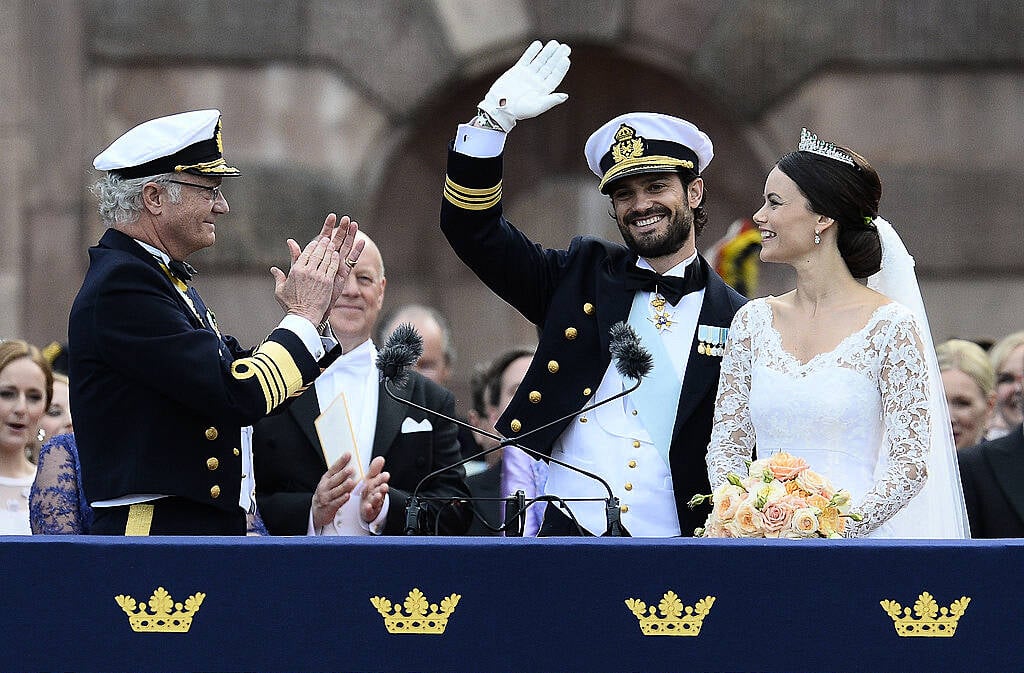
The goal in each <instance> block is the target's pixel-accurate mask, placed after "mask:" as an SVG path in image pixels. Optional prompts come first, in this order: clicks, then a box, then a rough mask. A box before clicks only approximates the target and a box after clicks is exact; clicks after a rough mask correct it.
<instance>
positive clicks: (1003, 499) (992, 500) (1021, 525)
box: [957, 425, 1024, 538]
mask: <svg viewBox="0 0 1024 673" xmlns="http://www.w3.org/2000/svg"><path fill="white" fill-rule="evenodd" d="M957 460H958V461H959V463H960V479H961V480H962V481H963V485H964V499H965V500H966V502H967V516H968V517H969V518H970V520H971V537H976V538H985V537H1024V431H1022V430H1021V426H1019V425H1018V426H1017V427H1016V428H1014V429H1013V430H1011V431H1010V434H1008V435H1006V436H1005V437H1000V438H999V439H993V440H991V441H988V442H982V443H981V444H977V445H975V446H971V447H968V448H966V449H963V450H962V451H959V452H957Z"/></svg>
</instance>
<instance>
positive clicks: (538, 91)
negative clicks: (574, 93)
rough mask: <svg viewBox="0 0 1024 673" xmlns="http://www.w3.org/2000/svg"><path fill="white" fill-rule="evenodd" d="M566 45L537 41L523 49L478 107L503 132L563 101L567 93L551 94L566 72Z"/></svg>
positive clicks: (567, 59) (567, 95)
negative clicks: (542, 44)
mask: <svg viewBox="0 0 1024 673" xmlns="http://www.w3.org/2000/svg"><path fill="white" fill-rule="evenodd" d="M569 51H570V49H569V45H566V44H559V43H558V42H556V41H555V40H551V41H550V42H548V43H547V44H546V45H544V47H543V48H541V44H540V41H539V40H535V41H534V42H533V44H531V45H530V46H529V47H527V48H526V51H525V52H523V55H522V57H521V58H520V59H519V61H518V62H517V63H516V64H515V65H514V66H512V67H511V68H509V69H508V70H506V71H505V74H503V75H502V76H501V77H499V78H498V79H497V80H496V81H495V82H494V84H492V85H491V90H490V91H488V92H487V95H486V96H484V99H483V100H482V101H480V104H479V105H478V106H477V107H478V108H480V109H481V110H483V111H484V112H486V113H487V114H488V115H489V116H490V117H491V119H493V120H494V121H495V122H497V124H498V126H500V127H501V128H502V130H504V131H505V132H506V133H507V132H508V131H511V130H512V127H513V126H515V125H516V122H517V121H519V120H520V119H530V118H531V117H536V116H537V115H539V114H541V113H542V112H547V111H548V110H550V109H551V108H553V107H555V106H556V105H558V104H559V103H564V102H565V101H566V100H568V98H569V94H565V93H551V92H552V91H554V90H555V87H557V86H558V84H559V83H560V82H561V81H562V78H563V77H565V73H566V72H568V71H569Z"/></svg>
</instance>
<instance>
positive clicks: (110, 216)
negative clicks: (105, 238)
mask: <svg viewBox="0 0 1024 673" xmlns="http://www.w3.org/2000/svg"><path fill="white" fill-rule="evenodd" d="M174 178H175V174H174V173H163V174H161V175H151V176H148V177H144V178H132V179H130V180H126V179H124V178H122V177H121V176H119V175H115V174H114V173H107V174H106V175H105V176H103V178H102V179H101V180H100V181H99V182H97V183H96V184H95V185H93V187H92V192H93V194H95V195H96V196H97V198H98V199H99V212H100V220H101V221H102V222H103V224H104V225H105V226H107V227H112V226H115V225H118V224H133V223H135V222H137V221H138V219H139V216H140V215H141V214H142V188H143V187H144V186H145V185H147V184H148V183H150V182H155V183H157V184H159V185H162V186H164V187H165V188H166V189H167V196H168V198H170V200H171V203H178V201H179V200H180V199H181V186H180V185H177V184H175V183H173V182H171V180H173V179H174Z"/></svg>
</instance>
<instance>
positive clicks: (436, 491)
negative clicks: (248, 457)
mask: <svg viewBox="0 0 1024 673" xmlns="http://www.w3.org/2000/svg"><path fill="white" fill-rule="evenodd" d="M408 373H409V380H408V382H407V383H406V384H405V385H404V386H402V387H398V388H396V387H394V386H392V388H393V390H394V391H395V393H396V395H398V396H399V397H400V398H402V399H405V400H409V401H411V402H413V403H415V404H418V405H420V406H422V407H425V408H427V409H432V410H434V411H438V412H440V413H442V414H444V415H446V416H449V417H450V416H452V415H453V414H454V407H455V400H454V398H453V397H452V394H451V393H450V392H448V391H447V390H446V389H444V388H442V387H441V386H439V385H437V384H435V383H434V382H432V381H430V380H429V379H427V378H425V377H423V376H421V375H419V374H417V373H416V372H411V371H410V372H408ZM319 415H320V403H319V400H318V399H317V396H316V387H315V386H310V387H309V389H307V390H306V392H304V393H302V395H300V396H299V397H297V398H296V399H295V400H294V401H293V402H292V403H291V404H290V405H289V406H288V408H287V409H285V410H282V411H281V412H280V413H277V414H274V415H272V416H268V417H267V418H264V419H263V420H261V421H260V422H258V423H257V424H256V425H255V426H254V428H253V460H254V467H255V475H256V501H257V504H258V505H259V510H260V515H261V516H262V517H263V521H264V522H265V523H266V524H267V529H268V530H269V531H270V534H271V535H305V534H306V531H307V526H308V523H309V508H310V504H311V503H312V499H313V492H314V491H315V490H316V486H317V484H318V483H319V481H320V477H322V476H323V474H324V472H326V471H327V461H326V459H325V458H324V454H323V449H322V448H321V446H320V439H319V437H318V436H317V432H316V426H315V425H314V421H315V420H316V418H317V416H319ZM406 418H411V419H412V420H413V421H416V422H419V421H422V420H423V419H429V420H430V423H431V425H432V426H433V429H432V430H429V431H421V432H405V433H403V432H402V422H403V421H404V420H405V419H406ZM373 456H374V457H376V456H384V469H385V470H386V471H387V472H390V473H391V479H390V481H389V482H388V486H389V491H388V492H389V493H390V498H391V504H390V505H389V508H388V516H387V522H386V523H385V526H384V531H383V532H384V534H385V535H401V534H402V533H404V532H405V509H406V505H407V504H408V502H409V496H410V494H411V492H412V490H413V489H414V488H416V485H417V484H418V483H419V482H420V480H421V479H422V478H423V477H425V476H426V475H427V474H429V473H430V472H432V471H433V470H436V469H438V468H441V467H444V466H445V465H452V464H454V463H455V462H457V461H458V460H459V459H460V457H461V455H460V449H459V443H458V431H457V427H456V425H455V424H454V423H451V422H448V421H443V420H441V419H439V418H437V417H436V416H433V415H432V414H428V413H426V412H423V411H420V410H418V409H414V408H412V407H408V406H405V405H403V404H400V403H398V402H396V401H394V400H392V399H391V398H390V397H388V396H387V393H385V392H384V389H383V386H382V387H381V389H380V391H379V401H378V404H377V426H376V434H375V435H374V441H373ZM419 493H420V495H423V496H432V497H446V498H463V497H467V496H468V495H469V491H468V489H467V488H466V483H465V471H464V470H463V469H462V467H461V466H460V467H457V468H452V469H450V470H446V471H444V472H442V473H441V474H439V475H437V476H436V477H433V478H432V479H430V480H429V481H427V482H426V483H425V484H424V485H423V488H421V489H420V491H419ZM424 506H425V507H426V508H427V509H428V510H429V513H428V515H427V518H428V519H429V521H430V530H431V531H433V530H434V527H433V526H434V522H435V520H437V522H438V526H439V529H438V530H439V532H440V533H441V534H442V535H462V534H464V533H465V532H466V529H467V528H468V527H469V524H470V518H471V512H470V510H469V508H468V507H465V506H456V507H453V506H440V505H438V504H433V503H427V504H425V505H424ZM438 517H439V518H438Z"/></svg>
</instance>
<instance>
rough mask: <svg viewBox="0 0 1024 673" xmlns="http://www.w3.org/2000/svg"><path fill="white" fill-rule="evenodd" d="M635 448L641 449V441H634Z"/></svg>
mask: <svg viewBox="0 0 1024 673" xmlns="http://www.w3.org/2000/svg"><path fill="white" fill-rule="evenodd" d="M633 448H634V449H639V448H640V440H639V439H634V440H633Z"/></svg>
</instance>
